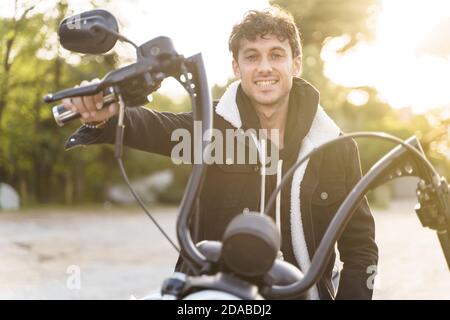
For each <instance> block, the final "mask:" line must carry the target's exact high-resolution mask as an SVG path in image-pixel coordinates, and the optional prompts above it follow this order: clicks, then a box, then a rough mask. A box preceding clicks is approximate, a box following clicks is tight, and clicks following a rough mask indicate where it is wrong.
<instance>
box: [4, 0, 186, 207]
mask: <svg viewBox="0 0 450 320" xmlns="http://www.w3.org/2000/svg"><path fill="white" fill-rule="evenodd" d="M24 9H26V8H24ZM67 10H68V6H67V4H65V3H64V2H61V3H59V4H57V5H55V7H54V8H53V9H52V10H51V15H50V14H49V15H46V14H41V13H33V11H32V10H31V11H29V14H28V15H26V16H24V17H19V18H17V17H15V18H9V19H6V18H2V19H0V27H1V30H6V32H1V33H0V181H1V182H6V183H8V184H11V185H12V186H13V187H14V188H15V189H16V190H18V191H19V193H20V195H21V198H22V203H23V204H24V205H26V206H27V205H33V204H37V203H74V202H84V201H89V202H91V201H103V200H104V199H105V196H104V194H105V190H106V188H107V187H108V186H110V185H112V184H114V183H121V182H122V178H121V177H120V176H119V170H118V167H117V164H116V161H115V159H114V152H113V148H112V146H93V147H89V148H78V149H75V150H72V151H69V152H65V151H64V143H65V140H66V139H67V137H68V136H69V135H70V134H72V133H73V132H74V131H75V130H76V129H77V128H78V127H79V122H78V123H73V124H70V125H67V126H65V127H62V128H59V127H58V126H57V125H56V123H55V122H54V120H53V116H52V115H51V107H50V106H48V105H46V104H45V103H44V102H43V100H42V97H43V96H44V95H45V94H46V93H48V92H55V91H57V90H61V89H64V88H68V87H71V86H74V85H77V84H79V83H80V82H81V81H83V80H88V79H93V78H101V77H103V76H104V75H105V74H106V73H107V72H109V71H110V70H112V69H114V68H115V67H116V66H117V57H116V56H115V55H114V54H108V55H105V56H95V57H93V56H81V55H78V57H81V59H80V58H78V59H75V61H76V60H79V62H77V63H74V62H73V60H74V59H73V57H76V55H74V54H70V53H68V52H67V51H65V50H64V49H62V48H60V47H59V45H58V43H57V40H56V28H57V26H58V25H59V22H60V21H61V20H62V18H63V17H65V16H67V15H68V13H67ZM49 12H50V11H49ZM8 46H9V48H10V49H9V50H10V53H9V54H8V52H7V50H8V49H7V48H8ZM63 57H66V59H65V58H63ZM155 104H157V105H158V106H159V108H160V109H163V110H170V111H173V112H179V111H186V110H189V105H190V104H189V101H187V100H186V101H182V102H181V103H179V104H174V103H173V102H172V101H171V100H170V99H169V98H167V97H164V96H161V95H158V94H156V95H155V100H154V103H153V104H152V105H151V106H152V107H153V106H154V105H155ZM124 161H125V164H126V166H127V169H128V171H129V174H130V178H131V179H133V178H136V177H140V176H142V175H147V174H150V173H152V172H154V171H157V170H160V169H165V168H167V167H171V168H172V169H173V170H177V174H176V176H175V183H174V188H175V189H176V190H175V192H174V193H173V194H175V195H176V196H172V201H173V198H177V199H179V198H180V197H181V196H180V189H182V188H183V186H184V184H185V182H186V181H187V177H188V175H189V168H188V167H183V168H181V167H180V168H174V167H175V166H174V165H172V164H171V163H170V159H164V158H162V157H159V156H155V155H149V154H143V153H142V152H137V151H128V152H127V153H126V156H125V159H124ZM178 171H179V172H178ZM169 193H170V192H169ZM165 197H166V198H167V199H170V198H171V197H170V196H169V195H166V196H165Z"/></svg>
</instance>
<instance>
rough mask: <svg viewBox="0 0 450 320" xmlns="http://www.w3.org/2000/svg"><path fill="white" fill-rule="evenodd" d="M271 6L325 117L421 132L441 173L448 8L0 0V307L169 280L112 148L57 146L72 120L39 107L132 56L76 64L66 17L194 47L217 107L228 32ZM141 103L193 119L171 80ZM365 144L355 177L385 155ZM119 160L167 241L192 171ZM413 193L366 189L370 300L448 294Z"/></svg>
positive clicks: (379, 3)
mask: <svg viewBox="0 0 450 320" xmlns="http://www.w3.org/2000/svg"><path fill="white" fill-rule="evenodd" d="M270 4H276V5H279V6H281V7H283V8H286V9H287V10H288V11H290V12H291V13H292V14H293V16H294V18H295V20H296V22H297V25H298V26H299V29H300V31H301V33H302V42H303V70H302V77H303V78H305V79H306V80H308V81H309V82H311V83H312V84H313V85H314V86H316V87H317V88H318V89H319V91H320V92H321V104H322V106H324V108H325V109H326V111H327V112H328V113H329V114H330V115H331V116H332V117H333V118H334V119H335V121H336V122H337V123H338V124H339V126H340V127H341V128H342V129H343V130H344V131H346V132H351V131H363V130H364V131H384V132H388V133H390V134H393V135H396V136H398V137H401V138H407V137H409V136H411V135H414V134H415V135H417V136H418V137H419V138H420V141H421V143H422V145H423V147H424V149H425V152H426V153H427V156H428V157H429V159H430V160H431V161H432V163H433V164H434V165H436V167H437V168H438V171H439V172H440V173H441V174H443V175H445V176H446V177H447V179H448V178H450V166H449V164H450V88H449V84H450V3H449V2H448V1H445V0H409V1H407V0H389V1H387V0H384V1H383V0H346V1H338V0H297V1H294V0H277V1H270V2H269V1H265V0H249V1H238V0H232V1H220V0H215V1H206V0H190V1H181V0H179V1H177V0H165V1H162V0H157V1H155V0H152V1H144V0H134V1H127V2H124V1H112V0H110V1H107V0H98V1H95V0H91V1H86V0H79V1H75V0H73V1H59V2H57V1H47V0H43V1H26V0H7V1H2V2H1V3H0V257H1V260H2V261H3V263H2V265H1V266H0V298H117V299H122V298H128V293H129V294H133V293H135V294H137V295H142V294H145V293H146V290H150V289H152V288H156V287H157V285H158V283H160V282H161V280H162V279H163V278H164V276H167V275H170V271H171V268H172V266H173V264H174V262H175V259H176V254H175V252H171V251H170V250H172V249H170V248H169V246H168V245H167V244H166V243H165V242H164V240H163V239H162V237H161V236H159V234H157V231H156V229H155V228H154V227H153V226H152V225H151V224H150V223H149V222H147V221H144V220H145V219H146V217H145V216H144V214H143V213H141V212H139V210H137V209H136V207H135V206H134V202H133V199H132V197H131V195H130V194H129V192H128V191H127V190H126V188H125V187H124V185H123V183H122V179H121V177H120V173H119V170H118V168H117V165H116V162H115V160H114V157H113V148H112V147H111V146H92V147H89V148H83V149H75V150H73V151H69V152H65V151H64V148H63V146H64V143H65V140H66V139H67V137H68V136H69V135H70V134H71V133H72V132H73V131H75V130H76V129H77V127H78V126H79V123H73V124H70V125H68V126H65V127H62V128H60V127H58V126H57V125H56V124H55V122H54V120H53V117H52V115H51V107H50V106H48V105H46V104H44V103H43V101H42V97H43V96H44V95H45V94H46V93H49V92H54V91H57V90H60V89H64V88H67V87H72V86H74V85H76V84H79V83H80V82H81V81H82V80H89V79H93V78H102V77H103V76H104V75H105V74H106V73H107V72H108V71H109V70H112V69H114V68H116V67H119V66H123V65H126V64H128V63H130V62H131V61H132V58H133V50H132V48H131V47H127V46H126V45H123V44H118V45H117V46H116V48H115V50H114V51H111V52H110V53H108V54H106V55H104V56H85V55H80V54H72V53H70V52H68V51H66V50H65V49H63V48H61V47H60V46H59V44H58V41H57V34H56V31H57V28H58V25H59V22H60V21H61V20H62V19H63V18H64V17H66V16H69V15H72V14H75V13H80V12H83V11H86V10H89V9H92V8H104V9H107V10H109V11H111V12H112V13H113V14H114V15H115V16H116V17H117V18H118V20H119V22H120V29H121V32H123V33H124V34H125V35H126V36H128V37H129V38H131V39H132V40H133V41H135V42H137V43H138V44H140V43H143V42H145V41H147V40H149V39H151V38H154V37H156V36H159V35H167V36H169V37H171V38H172V40H173V42H174V44H175V47H176V49H177V51H178V52H179V53H181V54H184V55H185V56H188V55H192V54H195V53H197V52H202V54H203V56H204V59H205V63H206V67H207V74H208V80H209V84H210V87H211V90H212V93H213V97H214V98H219V97H220V96H221V94H222V93H223V92H224V90H225V88H226V86H227V84H228V83H230V82H231V81H233V78H232V69H231V55H230V54H229V52H228V36H229V33H230V32H231V28H232V26H233V24H234V23H236V22H238V21H239V20H241V18H242V17H243V14H244V13H245V11H247V10H249V9H263V8H266V7H268V6H269V5H270ZM148 107H150V108H153V109H156V110H170V111H173V112H180V111H187V110H190V104H189V100H188V97H187V95H185V94H184V93H183V90H182V89H181V88H180V87H179V85H178V84H177V83H176V82H175V81H171V80H165V82H164V83H163V86H162V88H161V90H160V91H158V93H155V94H154V95H153V96H152V101H151V102H150V103H149V104H148ZM358 143H359V146H360V153H361V160H362V166H363V170H364V171H367V170H368V169H369V168H370V167H371V165H372V164H374V163H375V162H376V161H377V160H378V159H379V158H380V157H381V156H382V155H383V154H384V153H386V152H387V151H388V150H389V149H391V148H392V147H393V146H392V145H390V144H388V143H383V142H381V143H378V142H376V141H374V140H359V141H358ZM124 161H125V165H126V168H127V171H128V173H129V176H130V178H131V179H132V180H133V183H134V185H135V187H136V188H137V189H138V191H139V193H140V194H141V195H142V196H143V197H144V199H145V200H146V202H147V203H148V204H150V205H151V206H152V208H153V210H154V212H155V213H156V214H157V216H158V217H160V219H161V220H162V221H163V224H165V226H166V229H168V230H169V232H170V231H173V230H174V227H175V218H176V210H177V208H176V205H177V204H178V203H179V201H180V200H181V196H182V193H183V191H184V186H185V183H186V181H187V179H188V177H189V174H190V167H189V166H175V165H173V164H172V163H171V161H170V159H166V158H163V157H160V156H156V155H151V154H147V153H142V152H138V151H135V150H129V149H127V150H126V152H125V159H124ZM416 182H417V181H416V180H415V179H414V178H411V179H409V178H402V179H399V180H396V181H394V182H392V183H390V184H388V185H384V186H382V187H380V188H378V189H376V190H374V191H373V192H371V193H370V194H369V200H370V204H371V206H372V208H373V209H374V212H375V218H376V222H377V240H378V242H379V245H380V270H379V278H380V279H381V280H380V283H379V284H378V287H376V294H375V297H376V298H425V299H427V298H447V299H448V298H450V296H449V294H450V277H449V275H448V271H447V270H446V266H445V262H444V259H443V258H442V253H441V252H440V248H439V244H438V241H437V239H436V238H435V237H434V234H432V232H431V231H429V230H425V229H422V228H421V226H420V223H419V221H418V219H417V218H416V217H415V216H414V211H413V207H414V202H415V198H414V190H415V185H416ZM399 230H400V231H399ZM99 231H101V232H99ZM169 252H171V253H172V254H173V255H171V253H169ZM401 252H403V253H404V254H403V255H402V254H400V253H401ZM71 264H74V265H79V266H81V267H82V268H81V270H84V271H83V272H84V273H83V274H85V275H86V279H85V280H84V282H85V283H87V284H85V286H84V289H83V290H78V291H76V290H75V291H73V290H69V289H68V288H67V285H66V280H67V279H66V278H67V276H68V273H67V267H68V266H69V265H71ZM143 279H147V280H148V282H145V281H143ZM90 285H91V287H89V286H90Z"/></svg>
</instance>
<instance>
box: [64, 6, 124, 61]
mask: <svg viewBox="0 0 450 320" xmlns="http://www.w3.org/2000/svg"><path fill="white" fill-rule="evenodd" d="M105 29H109V30H111V31H113V32H114V33H118V32H119V26H118V23H117V20H116V18H115V17H114V16H113V15H112V14H111V13H109V12H108V11H106V10H102V9H96V10H90V11H86V12H83V13H80V14H76V15H73V16H71V17H68V18H65V19H64V20H63V21H62V22H61V24H60V25H59V30H58V36H59V41H60V43H61V45H62V46H63V48H65V49H67V50H70V51H74V52H79V53H85V54H103V53H106V52H108V51H109V50H111V49H112V47H114V45H115V44H116V42H117V39H118V37H117V36H114V35H113V34H111V33H108V32H106V31H105Z"/></svg>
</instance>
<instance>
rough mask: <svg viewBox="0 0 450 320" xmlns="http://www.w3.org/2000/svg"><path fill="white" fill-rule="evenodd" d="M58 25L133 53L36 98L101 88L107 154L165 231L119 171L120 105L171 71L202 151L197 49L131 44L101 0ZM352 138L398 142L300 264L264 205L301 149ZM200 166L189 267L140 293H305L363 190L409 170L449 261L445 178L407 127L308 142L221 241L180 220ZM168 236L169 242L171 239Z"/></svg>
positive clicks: (186, 241) (186, 234) (77, 45)
mask: <svg viewBox="0 0 450 320" xmlns="http://www.w3.org/2000/svg"><path fill="white" fill-rule="evenodd" d="M58 33H59V40H60V43H61V45H62V46H63V47H64V48H66V49H68V50H71V51H74V52H80V53H87V54H102V53H105V52H107V51H109V50H110V49H111V48H113V47H114V45H115V44H116V42H117V41H118V40H120V41H124V42H127V43H130V44H131V45H133V46H134V47H135V49H136V62H135V63H132V64H130V65H128V66H125V67H123V68H119V69H116V70H114V71H111V72H110V73H108V74H107V75H106V76H105V77H104V78H103V79H102V80H101V81H100V82H98V83H94V84H89V85H86V86H81V87H76V88H70V89H66V90H62V91H59V92H56V93H54V94H48V95H47V96H45V98H44V101H45V102H47V103H54V102H56V101H58V100H61V99H64V98H70V97H76V96H85V95H93V94H97V93H99V92H103V95H104V106H107V105H109V104H110V103H112V102H118V103H119V114H118V124H117V128H116V139H115V158H116V159H117V161H118V164H119V168H120V170H121V173H122V175H123V177H124V180H125V182H126V183H127V185H128V186H129V188H130V190H131V192H132V194H133V195H134V197H135V198H136V200H137V202H138V203H139V204H140V206H141V207H142V208H143V210H144V211H145V212H146V214H147V215H148V216H149V217H150V218H151V219H152V220H153V222H154V223H155V224H156V226H157V227H158V228H159V229H160V230H161V232H162V233H163V235H164V236H165V237H166V238H167V239H168V240H169V241H171V240H170V239H169V238H168V237H167V235H166V234H165V233H164V231H163V230H162V229H161V228H160V226H159V225H158V224H157V222H156V221H155V220H154V219H153V217H152V216H151V214H150V213H149V212H148V210H147V209H146V208H145V205H144V204H143V202H142V201H141V199H140V198H139V196H138V195H137V193H136V192H135V191H134V190H133V188H132V186H131V185H130V183H129V180H128V177H127V175H126V172H125V168H124V165H123V162H122V154H123V136H124V130H125V126H124V111H125V108H129V107H136V106H140V105H143V104H145V103H146V102H148V101H147V96H148V95H149V94H151V93H152V92H154V91H156V90H158V88H159V87H160V84H161V82H162V81H163V80H164V79H165V78H168V77H173V78H175V79H176V80H177V81H178V82H179V83H180V84H181V85H182V86H183V87H184V89H185V90H186V91H187V93H188V94H189V96H190V99H191V104H192V111H193V119H194V121H201V124H202V136H203V137H204V139H203V140H202V142H201V143H199V144H197V145H195V146H194V148H195V149H194V152H199V153H200V154H203V151H205V150H206V148H207V147H208V143H209V142H210V141H211V136H208V135H207V134H206V133H210V132H211V130H210V129H212V127H213V122H212V121H213V116H212V107H211V98H210V95H209V90H208V84H207V78H206V73H205V69H204V64H203V59H202V56H201V54H200V53H199V54H196V55H193V56H191V57H187V58H186V57H184V56H183V55H180V54H178V53H177V52H176V50H175V49H174V46H173V44H172V41H171V39H169V38H167V37H163V36H161V37H157V38H155V39H152V40H150V41H148V42H145V43H144V44H142V45H140V46H137V45H136V44H135V43H133V42H132V41H131V40H129V39H128V38H126V37H125V36H123V35H121V34H120V33H119V30H118V24H117V21H116V19H115V18H114V16H113V15H112V14H110V13H109V12H107V11H105V10H92V11H88V12H84V13H81V14H79V15H75V16H72V17H69V18H66V19H64V20H63V21H62V22H61V25H60V28H59V31H58ZM53 115H54V118H55V121H56V123H57V124H58V125H60V126H62V125H64V124H66V123H68V122H70V121H72V120H74V119H76V118H79V117H80V114H79V113H76V112H73V111H70V110H66V109H65V108H64V106H63V105H59V106H55V107H53ZM353 138H372V139H382V140H386V141H390V142H392V143H395V144H396V145H397V146H396V147H394V148H393V149H392V150H391V151H390V152H388V153H387V154H386V155H385V156H383V157H382V158H381V159H380V160H379V161H378V162H377V163H376V164H375V165H374V166H373V167H372V168H371V169H370V170H369V171H368V172H367V173H366V174H365V175H364V176H363V177H362V179H361V180H360V181H359V182H358V183H357V184H356V186H355V187H354V189H353V190H352V192H351V193H350V194H349V195H348V196H347V197H346V198H345V200H344V201H343V202H342V204H341V206H340V207H339V209H338V211H337V212H336V214H335V216H334V218H333V219H332V221H331V223H330V225H329V226H328V229H327V231H326V233H325V235H324V237H323V239H322V241H321V242H320V245H319V247H318V249H317V251H316V253H315V255H314V257H313V259H312V262H311V266H310V268H309V269H308V270H307V271H306V272H301V271H300V270H299V269H298V268H297V267H295V266H293V265H292V264H289V263H288V262H285V261H283V260H282V259H280V258H279V256H278V252H279V250H280V243H281V241H280V233H279V231H278V229H277V227H276V225H275V223H274V222H273V221H272V219H271V218H269V216H268V212H270V210H271V208H272V207H273V205H274V203H275V201H276V196H277V194H278V193H279V191H280V190H281V188H282V187H283V186H284V185H285V184H286V183H287V181H288V180H289V178H290V177H291V176H292V175H293V174H294V172H295V171H296V169H297V168H298V167H300V166H301V165H302V164H303V163H304V162H305V161H306V160H307V159H308V158H309V157H311V156H312V155H313V154H315V153H316V152H318V151H320V150H322V149H323V148H325V147H327V146H329V145H331V144H335V143H340V142H342V141H343V140H347V139H353ZM200 158H202V157H200ZM205 170H206V164H205V163H204V162H203V161H202V162H201V163H199V164H193V167H192V173H191V176H190V179H189V181H188V184H187V186H186V189H185V193H184V196H183V199H182V202H181V205H180V212H179V215H178V219H177V237H178V242H179V244H180V247H181V250H179V252H180V254H181V255H182V256H183V258H184V260H185V261H186V263H187V264H188V266H189V268H190V271H191V273H190V274H185V273H180V272H177V273H174V275H173V276H172V277H170V278H169V279H167V280H166V281H165V282H164V283H163V285H162V287H161V291H160V293H159V294H158V295H157V296H152V297H151V298H150V297H149V299H164V300H173V299H176V300H179V299H201V300H217V299H220V300H223V299H245V300H259V299H307V298H308V290H309V289H310V288H311V287H312V286H313V285H315V284H316V283H317V282H318V281H319V279H320V278H321V276H322V275H323V273H324V272H325V266H326V262H327V261H328V259H329V258H330V256H331V254H332V252H333V250H334V245H335V243H336V241H337V240H338V238H339V237H340V235H341V234H342V232H343V230H344V229H345V227H346V225H347V223H348V222H349V220H350V219H351V217H352V213H353V211H354V209H355V208H356V207H357V206H358V205H359V203H360V201H361V200H362V199H363V198H364V196H365V195H366V193H367V192H368V191H370V190H371V189H373V188H375V187H377V186H380V185H382V184H384V183H386V182H388V181H391V180H393V179H396V178H399V177H403V176H416V177H418V178H419V179H420V181H419V183H418V186H417V199H418V204H417V205H416V208H415V211H416V214H417V216H418V218H419V220H420V222H421V224H422V225H423V226H424V227H428V228H430V229H432V230H434V231H436V233H437V236H438V239H439V242H440V245H441V248H442V250H443V253H444V256H445V259H446V262H447V265H448V266H449V268H450V233H449V232H450V191H449V185H448V183H447V181H446V180H445V178H444V177H441V176H440V175H439V174H438V172H437V171H436V169H435V168H434V167H433V166H432V164H431V163H430V162H429V160H428V159H427V158H426V156H425V153H424V152H423V149H422V147H421V145H420V142H419V140H418V139H417V138H416V137H414V136H413V137H411V138H409V139H407V140H405V141H403V140H401V139H399V138H396V137H394V136H391V135H388V134H386V133H377V132H359V133H351V134H345V135H342V136H340V137H338V138H336V139H334V140H331V141H329V142H327V143H325V144H323V145H321V146H320V147H318V148H316V149H314V150H312V151H311V152H310V153H309V154H307V155H306V156H305V157H304V158H302V159H301V160H299V161H298V162H297V163H296V164H295V165H294V166H293V167H291V168H290V169H289V170H288V172H287V173H286V174H285V175H284V176H283V178H282V180H281V183H280V185H279V186H278V187H277V188H276V190H275V191H274V192H273V194H272V195H271V198H270V200H269V202H268V204H267V206H266V208H265V214H260V213H256V212H247V213H243V214H238V215H237V216H236V217H235V218H234V219H233V220H232V221H231V222H230V224H229V225H228V226H227V228H226V231H225V233H224V236H223V239H222V241H202V242H200V243H197V244H196V243H194V241H193V238H192V236H191V233H190V228H189V224H190V222H191V220H192V219H193V217H194V211H195V210H194V204H195V203H196V200H197V197H198V196H199V192H200V190H201V188H202V184H203V180H204V177H205ZM171 243H172V245H173V246H174V247H175V248H177V246H176V245H175V244H174V243H173V242H172V241H171ZM177 250H178V248H177ZM245 252H252V253H254V254H253V255H252V257H251V259H245V258H243V257H244V256H245V255H243V253H245Z"/></svg>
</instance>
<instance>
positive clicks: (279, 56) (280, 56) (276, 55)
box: [272, 53, 283, 59]
mask: <svg viewBox="0 0 450 320" xmlns="http://www.w3.org/2000/svg"><path fill="white" fill-rule="evenodd" d="M272 58H273V59H281V58H283V55H281V54H278V53H274V54H272Z"/></svg>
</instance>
